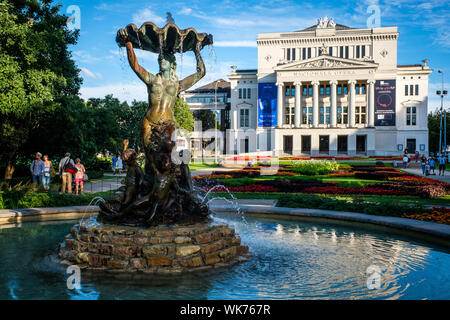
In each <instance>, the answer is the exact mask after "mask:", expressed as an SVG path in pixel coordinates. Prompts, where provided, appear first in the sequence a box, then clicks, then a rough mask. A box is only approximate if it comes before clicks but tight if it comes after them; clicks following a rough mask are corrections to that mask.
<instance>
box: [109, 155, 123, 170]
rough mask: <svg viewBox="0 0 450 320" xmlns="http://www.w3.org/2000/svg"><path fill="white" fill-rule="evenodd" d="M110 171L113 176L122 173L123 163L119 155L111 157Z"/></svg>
mask: <svg viewBox="0 0 450 320" xmlns="http://www.w3.org/2000/svg"><path fill="white" fill-rule="evenodd" d="M111 169H112V171H113V175H115V174H116V173H122V171H123V161H122V157H121V156H120V153H118V154H116V155H114V156H113V157H112V166H111Z"/></svg>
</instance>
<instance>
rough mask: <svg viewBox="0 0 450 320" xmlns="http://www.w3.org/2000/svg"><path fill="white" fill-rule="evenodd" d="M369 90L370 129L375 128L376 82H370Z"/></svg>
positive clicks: (368, 122) (368, 114) (368, 111)
mask: <svg viewBox="0 0 450 320" xmlns="http://www.w3.org/2000/svg"><path fill="white" fill-rule="evenodd" d="M367 83H368V84H369V88H368V90H367V94H368V96H367V124H368V126H369V127H374V126H375V80H368V81H367Z"/></svg>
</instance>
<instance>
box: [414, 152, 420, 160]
mask: <svg viewBox="0 0 450 320" xmlns="http://www.w3.org/2000/svg"><path fill="white" fill-rule="evenodd" d="M414 158H415V160H416V163H417V162H419V158H420V154H419V151H417V150H416V152H415V154H414Z"/></svg>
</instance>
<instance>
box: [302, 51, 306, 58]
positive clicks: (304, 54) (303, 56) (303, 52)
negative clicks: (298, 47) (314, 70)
mask: <svg viewBox="0 0 450 320" xmlns="http://www.w3.org/2000/svg"><path fill="white" fill-rule="evenodd" d="M302 59H303V60H305V59H306V48H302Z"/></svg>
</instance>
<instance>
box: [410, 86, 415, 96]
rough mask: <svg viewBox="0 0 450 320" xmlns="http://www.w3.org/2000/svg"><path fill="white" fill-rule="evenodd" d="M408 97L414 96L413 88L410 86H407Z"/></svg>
mask: <svg viewBox="0 0 450 320" xmlns="http://www.w3.org/2000/svg"><path fill="white" fill-rule="evenodd" d="M409 95H410V96H413V95H414V86H413V85H412V84H411V85H410V86H409Z"/></svg>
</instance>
